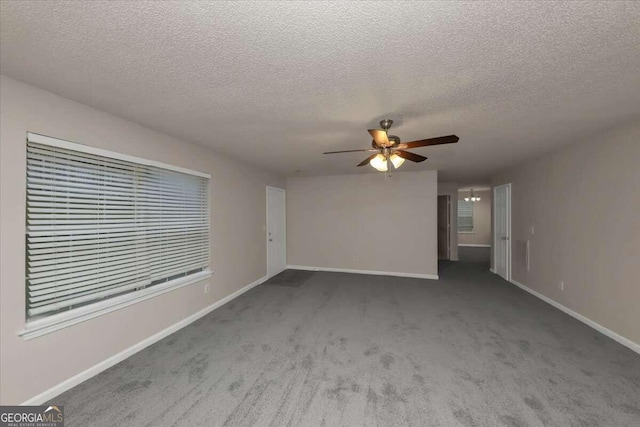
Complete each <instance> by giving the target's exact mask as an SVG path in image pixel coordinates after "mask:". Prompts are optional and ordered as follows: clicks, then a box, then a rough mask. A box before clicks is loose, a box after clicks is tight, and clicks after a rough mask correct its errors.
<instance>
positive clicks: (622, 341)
mask: <svg viewBox="0 0 640 427" xmlns="http://www.w3.org/2000/svg"><path fill="white" fill-rule="evenodd" d="M511 283H513V284H514V285H516V286H517V287H519V288H520V289H522V290H523V291H526V292H529V293H530V294H531V295H533V296H535V297H538V298H540V299H541V300H542V301H544V302H546V303H548V304H551V305H552V306H554V307H555V308H557V309H558V310H561V311H564V312H565V313H567V314H568V315H569V316H571V317H573V318H575V319H577V320H579V321H581V322H582V323H584V324H586V325H588V326H591V327H592V328H593V329H595V330H596V331H598V332H600V333H601V334H604V335H606V336H608V337H609V338H611V339H612V340H614V341H617V342H619V343H620V344H622V345H623V346H625V347H628V348H630V349H631V350H633V351H635V352H636V353H638V354H640V344H638V343H636V342H633V341H631V340H630V339H628V338H625V337H623V336H622V335H619V334H617V333H615V332H613V331H612V330H611V329H608V328H605V327H604V326H602V325H601V324H599V323H596V322H594V321H593V320H591V319H589V318H588V317H585V316H583V315H582V314H580V313H577V312H575V311H573V310H571V309H570V308H568V307H565V306H564V305H562V304H560V303H559V302H557V301H554V300H552V299H551V298H549V297H547V296H544V295H542V294H541V293H540V292H536V291H534V290H533V289H531V288H528V287H526V286H525V285H523V284H522V283H520V282H517V281H515V280H513V279H511Z"/></svg>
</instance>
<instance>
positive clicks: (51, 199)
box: [26, 141, 209, 317]
mask: <svg viewBox="0 0 640 427" xmlns="http://www.w3.org/2000/svg"><path fill="white" fill-rule="evenodd" d="M63 146H64V147H67V146H65V145H62V146H56V145H55V144H53V145H47V144H44V143H39V142H38V143H36V142H33V141H29V142H28V143H27V277H26V284H27V315H28V316H29V317H33V316H44V315H47V314H50V313H54V312H57V311H59V310H64V309H68V308H71V307H74V306H77V305H81V304H87V303H91V302H93V301H96V300H99V299H103V298H108V297H110V296H115V295H118V294H121V293H123V292H131V291H135V290H136V289H138V288H141V287H145V286H150V285H153V284H154V283H161V282H163V281H166V280H170V279H171V278H174V277H178V276H181V275H186V274H190V273H193V272H196V271H200V270H202V269H205V268H207V267H208V264H209V212H208V210H209V201H208V197H209V190H208V187H209V182H208V178H206V177H203V176H199V175H192V174H189V173H185V172H182V171H178V170H180V169H179V168H178V169H177V170H170V169H165V168H162V167H159V166H151V165H148V164H143V163H136V162H134V161H129V160H124V158H125V157H123V158H111V157H107V156H102V155H98V154H91V153H87V152H84V151H82V146H80V145H77V147H78V149H77V150H75V149H70V148H61V147H63ZM72 146H73V147H76V145H73V144H72ZM94 152H95V151H94ZM116 156H118V157H121V156H119V155H116ZM141 161H142V160H141ZM142 162H144V161H142ZM167 167H170V166H167ZM194 173H196V172H194Z"/></svg>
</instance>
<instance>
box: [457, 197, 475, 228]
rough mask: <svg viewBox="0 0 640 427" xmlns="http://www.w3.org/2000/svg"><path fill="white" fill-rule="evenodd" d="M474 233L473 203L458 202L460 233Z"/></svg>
mask: <svg viewBox="0 0 640 427" xmlns="http://www.w3.org/2000/svg"><path fill="white" fill-rule="evenodd" d="M472 232H473V202H471V201H468V202H466V201H464V200H458V233H472Z"/></svg>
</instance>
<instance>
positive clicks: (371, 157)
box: [358, 150, 378, 166]
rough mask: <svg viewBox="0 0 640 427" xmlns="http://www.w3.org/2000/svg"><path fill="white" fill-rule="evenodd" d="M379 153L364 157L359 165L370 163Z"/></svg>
mask: <svg viewBox="0 0 640 427" xmlns="http://www.w3.org/2000/svg"><path fill="white" fill-rule="evenodd" d="M376 151H378V150H376ZM377 155H378V153H375V154H372V155H370V156H369V157H367V158H366V159H364V160H363V161H361V162H360V163H358V166H364V165H366V164H368V163H369V162H370V161H371V159H373V158H374V157H375V156H377Z"/></svg>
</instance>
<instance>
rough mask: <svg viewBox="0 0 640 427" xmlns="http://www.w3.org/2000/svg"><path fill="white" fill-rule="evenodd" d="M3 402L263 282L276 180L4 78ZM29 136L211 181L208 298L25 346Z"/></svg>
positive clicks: (138, 311) (183, 297)
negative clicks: (270, 190)
mask: <svg viewBox="0 0 640 427" xmlns="http://www.w3.org/2000/svg"><path fill="white" fill-rule="evenodd" d="M0 91H1V96H0V102H1V104H0V132H1V133H0V142H1V145H0V172H1V174H0V189H1V192H0V194H1V197H0V233H1V237H2V239H1V244H0V309H1V317H0V321H1V325H0V378H1V383H0V401H1V402H2V404H18V403H21V402H23V401H25V400H27V399H29V398H32V397H33V396H35V395H37V394H39V393H41V392H43V391H45V390H47V389H49V388H50V387H52V386H55V385H57V384H58V383H60V382H62V381H64V380H66V379H68V378H70V377H72V376H73V375H75V374H78V373H79V372H81V371H83V370H85V369H87V368H89V367H91V366H93V365H95V364H96V363H98V362H101V361H103V360H105V359H107V358H108V357H110V356H113V355H114V354H116V353H118V352H120V351H122V350H124V349H126V348H128V347H130V346H131V345H133V344H135V343H137V342H139V341H141V340H143V339H145V338H147V337H149V336H151V335H153V334H155V333H157V332H159V331H161V330H163V329H165V328H166V327H168V326H170V325H172V324H174V323H176V322H178V321H180V320H182V319H184V318H186V317H188V316H189V315H191V314H193V313H195V312H197V311H199V310H201V309H203V308H205V307H207V306H209V305H211V304H213V303H214V302H215V301H217V300H220V299H221V298H223V297H224V296H226V295H228V294H230V293H232V292H233V291H235V290H237V289H240V288H242V287H243V286H246V285H248V284H249V283H251V282H253V281H255V280H257V279H259V278H261V277H262V276H264V275H265V274H266V249H265V234H264V229H263V226H264V223H265V215H266V212H265V209H266V208H265V204H266V201H265V199H266V196H265V185H272V186H277V187H282V188H284V185H285V182H284V180H283V179H282V178H279V177H278V176H276V175H273V174H270V173H268V172H265V171H262V170H260V169H258V168H256V167H253V166H249V165H246V164H244V163H240V162H238V161H235V160H233V159H230V158H227V157H225V156H222V155H219V154H216V153H214V152H213V151H211V150H209V149H205V148H202V147H199V146H196V145H192V144H189V143H186V142H184V141H180V140H178V139H175V138H171V137H169V136H166V135H163V134H160V133H158V132H155V131H152V130H150V129H147V128H144V127H141V126H138V125H136V124H134V123H131V122H127V121H124V120H121V119H119V118H116V117H114V116H111V115H108V114H106V113H103V112H100V111H97V110H95V109H92V108H89V107H87V106H84V105H81V104H78V103H75V102H72V101H69V100H67V99H64V98H61V97H58V96H56V95H54V94H51V93H49V92H45V91H42V90H39V89H37V88H34V87H32V86H28V85H25V84H22V83H19V82H17V81H15V80H12V79H9V78H6V77H4V76H2V78H1V80H0ZM27 131H32V132H37V133H41V134H44V135H49V136H53V137H57V138H62V139H66V140H69V141H74V142H80V143H84V144H87V145H92V146H95V147H100V148H104V149H108V150H113V151H117V152H121V153H125V154H129V155H134V156H139V157H144V158H148V159H152V160H156V161H160V162H164V163H169V164H172V165H177V166H182V167H186V168H190V169H195V170H199V171H202V172H207V173H210V174H211V218H212V219H211V227H212V233H211V257H212V268H213V269H214V270H215V274H214V275H213V277H212V278H211V279H210V282H211V284H212V286H211V292H210V293H208V294H206V295H205V294H204V283H205V282H204V281H203V282H202V283H199V284H194V285H190V286H187V287H184V288H181V289H177V290H175V291H172V292H169V293H166V294H163V295H160V296H157V297H154V298H151V299H149V300H146V301H143V302H140V303H138V304H135V305H133V306H130V307H126V308H123V309H121V310H118V311H115V312H112V313H109V314H106V315H103V316H100V317H98V318H95V319H92V320H88V321H86V322H83V323H80V324H78V325H74V326H71V327H69V328H67V329H63V330H60V331H57V332H54V333H51V334H48V335H45V336H42V337H39V338H35V339H32V340H29V341H25V340H24V339H22V338H21V337H19V336H18V332H19V331H20V330H22V329H23V328H24V325H25V308H24V307H25V291H24V277H25V268H24V265H25V259H24V252H25V243H24V242H25V238H24V236H25V164H26V157H25V156H26V152H25V139H26V133H27Z"/></svg>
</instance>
